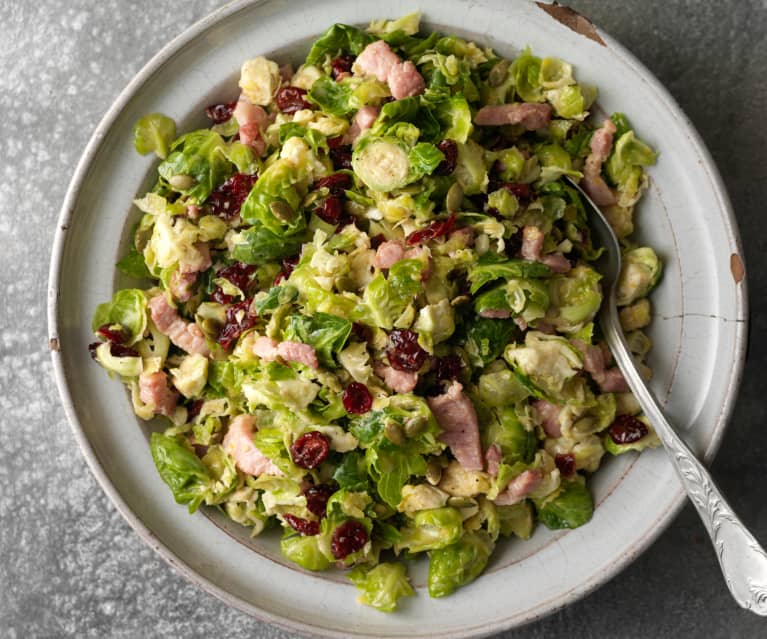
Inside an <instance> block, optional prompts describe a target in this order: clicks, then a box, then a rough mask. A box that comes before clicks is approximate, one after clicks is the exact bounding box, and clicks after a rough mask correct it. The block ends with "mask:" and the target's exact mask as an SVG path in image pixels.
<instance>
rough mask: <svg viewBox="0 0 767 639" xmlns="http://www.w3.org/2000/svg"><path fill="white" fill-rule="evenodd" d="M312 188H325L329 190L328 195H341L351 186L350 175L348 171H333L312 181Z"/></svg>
mask: <svg viewBox="0 0 767 639" xmlns="http://www.w3.org/2000/svg"><path fill="white" fill-rule="evenodd" d="M314 188H315V189H322V188H326V189H328V191H330V195H335V196H338V197H341V196H343V194H344V191H346V190H347V189H350V188H352V176H351V175H349V174H348V173H333V174H331V175H328V176H327V177H324V178H320V179H319V180H317V181H316V182H315V183H314Z"/></svg>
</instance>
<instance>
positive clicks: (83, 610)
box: [0, 0, 767, 639]
mask: <svg viewBox="0 0 767 639" xmlns="http://www.w3.org/2000/svg"><path fill="white" fill-rule="evenodd" d="M221 4H223V3H222V2H220V1H216V0H195V1H189V0H153V1H149V0H140V1H134V2H120V1H119V0H68V1H67V2H63V3H62V2H56V1H54V0H38V1H37V2H18V1H17V0H0V19H1V20H2V24H3V28H2V33H3V37H2V39H1V40H0V114H2V115H1V117H0V176H1V177H0V237H2V250H0V278H1V279H2V288H0V290H1V291H2V294H3V301H2V307H1V309H0V361H2V366H0V486H2V490H0V637H9V638H16V637H24V638H26V637H126V638H127V637H138V636H142V637H176V636H184V637H208V636H221V635H226V636H228V637H259V638H267V637H268V638H277V637H281V638H282V637H288V636H291V635H289V634H288V633H285V632H283V631H280V630H278V629H275V628H273V627H271V626H268V625H266V624H263V623H260V622H258V621H256V620H254V619H251V618H249V617H247V616H245V615H243V614H241V613H239V612H237V611H235V610H233V609H231V608H228V607H227V606H226V605H224V604H222V603H221V602H219V601H218V600H216V599H214V598H213V597H211V596H210V595H207V594H206V593H204V592H202V591H200V590H198V589H197V588H196V587H194V586H191V585H189V584H188V583H187V582H186V581H185V580H184V579H183V578H182V577H181V576H179V575H178V574H177V573H175V572H174V571H173V570H172V569H171V568H170V567H169V566H168V565H166V564H165V563H164V562H163V561H162V560H161V559H160V558H159V557H158V556H157V555H155V554H154V553H153V552H152V551H151V550H150V549H149V548H148V547H147V546H145V545H144V543H143V542H142V541H141V540H140V539H139V538H138V536H137V535H135V534H134V533H133V532H132V530H131V529H130V528H129V527H128V525H127V524H126V523H125V522H124V521H123V519H122V518H121V517H120V515H119V514H118V513H117V512H116V510H115V509H114V507H113V506H112V504H111V503H110V502H109V501H108V500H107V498H106V497H105V495H104V494H103V493H102V492H101V490H100V488H99V486H98V485H97V483H96V481H95V480H94V479H93V477H92V476H91V474H90V472H89V470H88V469H87V467H86V464H85V461H84V459H83V458H82V456H81V455H80V453H79V452H78V450H77V446H76V444H75V441H74V439H73V437H72V435H71V433H70V429H69V426H68V424H67V422H66V419H65V417H64V413H63V410H62V409H61V407H60V405H59V400H58V395H57V393H56V389H55V386H54V382H53V380H52V375H51V364H50V360H49V356H48V345H47V337H46V334H47V329H46V326H45V305H46V283H47V275H48V262H49V256H50V248H51V241H52V238H53V233H54V229H55V221H56V218H57V216H58V210H59V207H60V205H61V202H62V200H63V197H64V193H65V190H66V187H67V184H68V182H69V179H70V177H71V175H72V172H73V170H74V166H75V163H76V162H77V159H78V157H79V155H80V153H81V152H82V150H83V148H84V146H85V144H86V142H87V140H88V138H89V136H90V134H91V132H92V131H93V129H94V127H95V126H96V124H97V123H98V121H99V120H100V118H101V116H102V115H103V114H104V112H105V111H106V110H107V108H108V107H109V105H110V104H111V102H112V101H113V100H114V98H115V97H116V96H117V94H118V92H119V91H120V90H121V89H122V88H123V87H124V86H125V85H126V83H127V82H128V81H129V80H130V78H131V77H132V76H133V75H134V73H135V72H136V71H138V70H139V68H140V67H141V66H143V64H144V63H145V62H146V61H147V60H148V59H149V58H150V57H151V56H152V55H153V54H154V53H155V52H156V51H157V50H158V49H159V48H160V47H161V46H162V45H164V44H165V43H166V42H167V41H168V40H169V39H170V38H172V37H173V36H175V35H177V34H178V33H180V32H181V31H182V30H183V29H184V28H185V27H186V26H188V25H189V24H191V23H192V22H194V21H196V20H197V19H199V18H201V17H202V16H204V15H205V14H206V13H208V12H209V11H211V10H212V9H214V8H216V7H218V6H220V5H221ZM415 4H417V3H415ZM570 4H571V5H572V6H573V7H574V8H576V9H578V10H580V11H581V12H583V13H584V14H585V15H588V16H590V17H591V18H592V19H593V20H594V22H596V23H597V24H599V25H600V26H602V27H603V28H604V29H606V30H607V31H608V32H609V33H611V34H612V35H613V36H615V37H616V38H617V39H618V40H619V41H621V42H622V43H623V44H624V45H626V46H627V47H628V48H629V49H630V50H631V51H633V52H634V53H635V54H636V55H637V56H638V57H639V58H640V59H641V60H642V61H643V62H644V63H645V64H646V65H647V66H648V67H649V68H650V69H651V70H652V71H653V72H655V73H656V74H657V75H658V77H659V78H660V79H661V81H662V82H664V83H665V84H666V86H667V87H668V88H669V89H670V91H671V93H672V94H673V95H674V96H675V97H676V99H677V100H678V101H679V102H680V103H681V105H682V107H683V108H684V109H685V111H686V112H687V113H688V115H689V116H690V118H691V119H692V121H693V122H694V123H695V125H696V126H697V127H698V129H699V131H700V132H701V134H702V136H703V139H704V140H705V142H706V144H707V145H708V147H709V149H710V150H711V151H712V153H713V155H714V158H715V160H716V162H717V163H718V165H719V167H720V170H721V172H722V174H723V176H724V180H725V182H726V184H727V187H728V189H729V191H730V195H731V197H732V200H733V204H734V207H735V211H736V214H737V217H738V221H739V223H740V227H741V233H742V236H743V239H744V244H745V253H746V260H747V268H748V272H749V286H750V297H751V317H752V326H751V336H752V340H751V345H750V352H749V359H748V363H747V366H746V371H745V376H744V383H743V387H742V390H741V393H740V398H739V400H738V404H737V407H736V409H735V414H734V418H733V420H732V423H731V426H730V429H729V431H728V432H727V434H726V436H725V438H724V441H723V443H722V449H721V453H720V454H719V457H718V458H717V460H716V461H715V463H714V464H713V472H714V475H715V477H716V478H717V480H718V481H719V482H720V484H721V487H722V488H723V489H724V491H725V493H726V494H727V495H729V497H730V498H731V500H732V503H733V505H734V506H735V508H736V510H737V511H738V512H739V513H740V514H741V515H742V517H743V519H744V520H745V521H746V523H747V524H748V525H750V526H751V527H752V529H753V531H754V532H755V534H756V535H757V537H759V538H760V539H761V540H762V541H764V542H767V500H765V490H764V487H763V485H764V484H763V478H764V474H765V470H767V464H766V462H765V459H766V457H767V434H765V430H764V428H765V426H764V425H765V423H766V422H767V420H766V419H765V418H766V417H767V415H766V414H765V413H766V412H767V410H766V409H767V403H765V401H764V381H763V380H764V370H765V365H766V364H767V361H766V360H767V340H765V338H764V335H765V333H766V331H767V278H765V269H764V266H765V257H764V255H765V250H766V249H767V234H765V223H764V221H763V216H764V203H765V202H766V201H767V175H766V174H765V168H764V167H765V166H767V153H765V148H767V127H765V125H764V105H765V103H767V81H766V78H765V73H764V61H765V60H766V59H767V5H765V2H764V0H749V1H745V0H744V1H738V2H735V1H730V2H726V1H722V2H703V1H700V2H696V1H693V0H687V1H685V0H652V1H650V0H646V1H645V2H641V3H639V2H636V3H628V2H623V1H618V0H614V1H609V2H606V1H599V0H572V1H571V2H570ZM382 13H384V14H385V13H386V12H385V9H383V10H382ZM512 634H513V636H514V637H525V638H530V639H532V638H542V637H547V638H552V639H553V638H556V637H563V638H565V637H566V638H567V639H570V638H571V637H600V638H601V637H617V636H620V637H637V638H639V637H642V638H644V637H680V636H681V637H697V636H706V637H715V638H718V637H721V638H732V637H763V636H765V635H767V626H765V622H764V621H763V620H761V619H759V618H757V617H754V616H751V615H750V614H749V613H746V612H743V611H741V610H740V609H738V608H737V607H736V606H735V604H734V603H733V602H732V601H731V600H730V598H729V595H728V593H727V591H726V588H725V586H724V584H723V582H722V579H721V577H720V574H719V569H718V566H717V563H716V561H715V558H714V553H713V551H712V549H711V547H710V546H709V544H708V541H707V540H706V538H705V533H704V531H703V528H702V527H701V525H700V523H699V522H698V519H697V516H696V515H695V513H694V511H693V510H692V508H691V507H690V506H688V507H686V508H685V510H684V511H683V512H682V514H681V515H680V516H679V517H678V518H677V520H676V521H675V522H674V523H673V525H672V526H671V527H670V528H669V529H668V530H667V531H666V532H665V534H663V535H662V536H661V538H660V539H659V540H658V541H657V542H656V543H655V544H654V545H653V546H652V547H651V548H650V549H649V550H648V551H647V552H646V553H645V554H644V555H643V556H642V557H640V558H639V559H638V560H637V561H636V562H635V563H634V564H633V565H632V566H631V567H630V568H628V569H627V570H626V571H625V572H623V573H622V574H621V575H619V576H617V577H616V578H614V579H613V580H612V581H610V583H608V584H607V585H605V586H604V587H602V588H601V589H599V590H598V591H597V592H595V593H593V594H591V595H590V596H588V597H586V598H585V599H583V600H581V601H580V602H578V603H576V604H574V605H572V606H570V607H569V608H567V609H566V610H564V611H561V612H559V613H557V614H555V615H553V616H551V617H549V618H547V619H545V620H543V621H540V622H538V623H536V624H533V625H530V626H528V627H526V628H523V629H521V630H519V631H516V632H514V633H508V635H509V636H511V635H512ZM504 636H505V635H504Z"/></svg>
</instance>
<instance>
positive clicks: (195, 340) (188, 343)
mask: <svg viewBox="0 0 767 639" xmlns="http://www.w3.org/2000/svg"><path fill="white" fill-rule="evenodd" d="M148 306H149V312H150V313H151V315H152V321H153V322H154V324H155V326H156V327H157V330H158V331H160V332H161V333H162V334H164V335H167V336H168V337H169V338H170V341H171V342H173V343H174V344H175V345H176V346H178V347H179V348H182V349H184V350H185V351H186V352H187V353H197V354H198V355H204V356H205V357H208V356H209V355H210V349H209V348H208V345H207V343H206V342H205V335H204V334H203V332H202V330H200V327H199V326H197V324H195V323H194V322H187V321H185V320H184V319H182V318H181V317H179V314H178V312H177V311H176V309H175V308H173V307H172V306H171V305H170V304H168V300H167V299H166V298H165V294H164V293H161V294H160V295H155V296H154V297H153V298H152V299H151V300H149V303H148Z"/></svg>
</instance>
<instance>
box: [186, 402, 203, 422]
mask: <svg viewBox="0 0 767 639" xmlns="http://www.w3.org/2000/svg"><path fill="white" fill-rule="evenodd" d="M204 401H205V400H202V399H195V400H194V401H193V402H192V403H191V404H189V406H188V407H187V409H186V419H187V421H190V422H191V421H192V420H193V419H194V418H195V417H197V415H199V414H200V409H201V408H202V404H203V402H204Z"/></svg>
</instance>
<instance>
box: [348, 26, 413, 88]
mask: <svg viewBox="0 0 767 639" xmlns="http://www.w3.org/2000/svg"><path fill="white" fill-rule="evenodd" d="M352 69H353V70H354V72H355V73H358V74H360V75H374V76H375V77H376V78H378V80H379V81H381V82H386V83H387V84H388V85H389V91H391V94H392V97H394V99H395V100H399V99H401V98H406V97H408V96H413V95H420V94H421V93H423V92H424V89H425V88H426V83H425V82H424V79H423V77H422V76H421V74H420V73H419V72H418V69H416V68H415V65H414V64H413V63H412V62H410V61H409V60H407V61H405V62H402V61H401V60H400V59H399V57H398V56H397V54H396V53H394V51H392V50H391V47H390V46H389V45H388V44H386V43H385V42H384V41H383V40H376V41H375V42H373V43H371V44H369V45H368V46H366V47H365V48H364V49H363V50H362V53H360V54H359V55H358V56H357V59H356V60H355V61H354V65H353V66H352Z"/></svg>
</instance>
